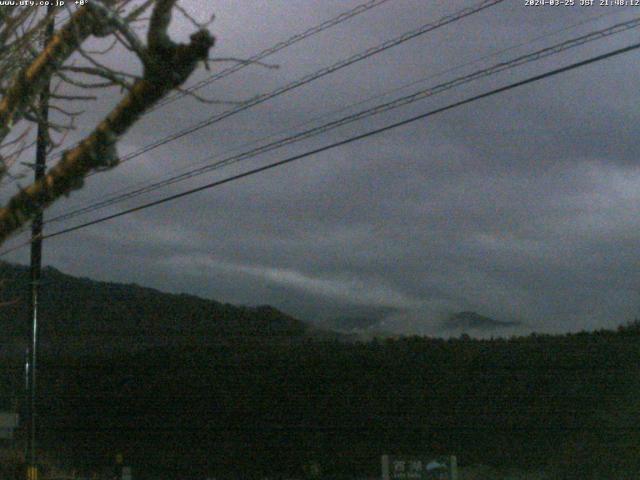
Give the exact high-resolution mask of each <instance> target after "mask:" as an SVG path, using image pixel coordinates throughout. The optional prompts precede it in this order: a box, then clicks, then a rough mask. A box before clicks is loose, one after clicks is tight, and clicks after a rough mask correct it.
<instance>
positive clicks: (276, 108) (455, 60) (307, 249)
mask: <svg viewBox="0 0 640 480" xmlns="http://www.w3.org/2000/svg"><path fill="white" fill-rule="evenodd" d="M357 3H358V2H356V1H326V2H325V1H323V2H315V1H300V2H289V1H284V0H282V1H275V0H272V1H270V2H259V1H246V2H232V1H224V2H216V5H215V9H216V12H217V14H218V19H217V20H216V22H215V23H214V25H213V26H212V30H213V32H214V33H215V34H216V35H217V37H218V46H217V50H216V54H217V55H220V56H227V55H233V56H249V55H251V54H253V53H255V52H257V51H259V50H260V49H262V48H264V47H265V46H268V45H271V44H273V43H275V42H277V41H281V40H283V39H285V38H287V37H288V36H290V35H291V34H293V33H295V32H298V31H301V30H304V29H305V28H307V27H309V26H312V25H315V24H317V23H319V22H321V21H322V20H324V19H326V18H329V17H331V16H332V15H335V14H337V13H338V12H340V11H343V10H346V9H347V8H349V7H352V6H355V5H356V4H357ZM468 4H469V3H468V2H462V1H456V2H420V1H417V0H415V1H411V0H406V1H405V0H402V1H397V2H395V1H394V2H388V4H385V5H384V6H382V7H379V8H377V9H375V10H373V11H371V12H368V13H366V14H363V15H361V16H360V17H357V18H355V19H353V20H351V21H349V22H345V24H343V25H341V26H339V27H336V28H335V29H331V30H328V31H327V32H324V33H323V34H322V35H319V36H318V37H315V38H314V39H310V40H307V41H305V42H301V43H300V44H299V45H296V46H295V47H292V48H291V49H288V50H286V51H284V52H282V53H280V54H278V55H275V56H274V57H273V58H272V59H271V58H270V59H269V60H270V61H273V62H274V63H277V64H279V65H280V69H278V70H270V69H264V68H260V67H251V68H248V69H245V70H243V72H242V73H240V74H238V75H234V76H233V77H230V78H228V79H225V80H224V81H221V82H219V83H216V84H214V85H212V86H210V87H208V88H207V89H206V91H205V92H204V93H206V94H207V95H209V96H212V97H215V98H219V99H227V100H238V99H247V98H250V97H252V96H253V95H256V94H258V93H264V92H267V91H270V90H271V89H274V88H277V87H278V86H280V85H283V84H285V83H287V82H289V81H292V80H294V79H296V78H298V77H300V76H301V75H304V74H306V73H309V72H312V71H314V70H316V69H318V68H321V67H322V66H324V65H328V64H331V63H333V62H335V61H338V60H340V59H342V58H345V57H346V56H348V55H350V54H353V53H356V52H359V51H361V50H363V49H365V48H367V47H369V46H371V45H374V44H376V43H379V42H381V41H384V40H387V39H389V38H391V37H393V36H395V35H398V34H400V33H402V32H404V31H406V30H409V29H411V28H415V27H417V26H418V25H420V24H422V23H425V22H426V21H429V20H430V19H431V20H433V19H435V18H438V17H439V16H441V15H443V14H445V13H448V12H451V11H455V10H456V9H458V8H461V7H462V6H463V5H468ZM188 6H189V8H190V9H191V10H192V11H193V12H194V13H196V14H201V15H202V16H203V17H204V16H205V15H204V14H205V12H207V11H208V10H209V9H210V8H211V7H210V6H209V2H205V1H196V0H192V1H191V2H189V4H188ZM634 14H635V15H637V12H636V11H635V10H634V9H632V8H631V9H621V10H606V9H603V8H599V7H591V8H586V7H585V8H581V7H577V6H576V7H573V8H571V7H559V8H551V7H547V8H541V7H538V8H534V7H525V6H524V1H522V2H520V1H508V2H506V3H505V4H504V5H501V6H498V7H495V8H493V9H490V10H487V11H486V12H483V13H481V14H478V15H477V16H474V17H471V18H469V19H466V20H464V21H461V22H458V23H456V24H454V25H451V26H449V27H447V28H444V29H442V30H440V31H438V32H434V34H431V35H426V36H424V37H422V38H419V39H415V40H412V41H410V42H407V43H406V44H405V45H402V46H399V47H396V48H394V49H391V50H389V51H387V52H385V53H383V54H380V55H378V56H375V57H373V58H371V59H369V60H367V61H364V62H361V63H359V64H357V65H354V66H352V67H350V68H347V69H344V70H343V71H341V72H338V73H336V74H334V75H330V76H327V77H325V78H323V79H321V80H318V81H317V82H313V83H311V84H309V85H308V86H305V87H303V88H300V89H298V90H296V91H293V92H290V93H288V94H286V95H283V96H282V97H280V98H278V99H274V100H272V101H269V102H267V103H265V104H263V105H260V106H258V107H256V108H254V109H251V110H250V111H248V112H244V113H242V114H239V115H237V116H235V117H233V118H230V119H229V120H228V121H225V122H222V123H220V124H219V125H217V126H216V128H208V129H204V130H202V131H200V132H198V133H197V134H194V135H191V136H188V137H186V138H184V139H181V140H179V141H176V142H173V143H171V144H169V145H167V146H166V147H162V148H159V149H157V150H155V151H153V152H150V153H148V154H145V155H143V156H142V158H139V159H136V160H135V161H132V162H129V163H127V164H124V165H122V166H121V167H119V168H118V169H116V170H114V171H112V172H109V173H105V174H101V175H96V176H95V177H92V178H91V179H90V180H89V181H88V182H87V187H86V188H85V189H84V190H83V191H81V192H78V193H77V194H74V195H72V196H71V198H70V199H68V200H65V201H63V202H61V203H60V205H56V206H55V207H54V208H52V210H51V212H52V214H53V213H55V212H62V211H65V209H68V208H70V207H71V206H72V205H80V204H83V203H84V202H87V201H89V200H91V199H94V198H99V197H100V196H101V195H105V194H107V193H109V192H112V191H115V190H117V189H122V188H126V187H127V186H130V185H135V184H137V183H139V182H145V181H148V180H154V179H158V178H163V177H164V176H166V175H169V174H170V173H172V172H176V171H181V170H184V169H186V168H189V167H191V166H194V165H197V164H198V162H203V161H205V160H206V159H207V158H211V157H214V156H220V155H224V152H228V151H230V150H232V149H234V148H236V149H237V148H239V147H242V146H243V145H245V144H246V143H247V142H251V141H254V140H256V139H258V138H261V137H265V136H269V135H273V134H276V133H278V132H282V131H285V132H286V131H297V130H298V129H299V128H304V127H297V128H294V127H296V125H299V124H301V123H303V122H307V121H309V120H310V119H311V118H314V117H316V116H318V115H322V114H326V113H327V112H331V111H333V110H335V109H340V108H343V107H344V106H345V105H348V104H351V103H354V102H358V101H362V100H364V99H366V98H368V97H370V96H374V95H378V94H381V93H383V92H385V91H387V90H389V89H394V88H396V87H399V86H401V85H405V84H408V83H411V82H415V81H417V80H419V79H421V78H423V77H426V76H430V75H431V76H433V75H435V74H437V73H438V72H442V71H446V70H448V69H451V68H452V67H454V66H457V65H460V64H464V63H466V62H469V61H472V60H475V59H478V58H481V57H483V56H486V55H488V54H490V53H492V52H494V51H497V50H501V49H504V48H507V47H513V46H517V48H513V49H512V50H510V51H509V52H504V53H502V54H500V55H498V56H496V57H494V58H487V59H485V60H483V61H482V62H480V63H479V64H475V65H468V66H465V67H462V68H460V69H458V70H457V71H456V72H450V73H447V74H443V75H441V76H440V77H433V78H432V79H430V80H428V81H425V82H423V83H421V84H418V85H416V86H415V87H413V88H418V87H419V86H427V85H430V84H435V83H438V82H439V81H443V80H446V79H450V78H453V76H456V75H459V74H462V73H465V72H471V71H473V70H474V69H477V68H479V66H480V65H490V64H492V63H495V62H497V61H501V60H505V59H508V58H512V57H514V56H517V55H520V54H523V53H526V52H528V51H533V50H535V49H538V48H542V47H543V46H545V45H550V44H553V43H555V42H558V41H561V40H562V39H565V38H571V37H573V36H576V35H578V34H580V33H586V32H589V31H591V30H594V29H598V28H604V27H606V26H608V25H611V24H613V23H616V22H619V21H621V20H622V19H625V18H626V19H628V18H631V17H632V16H633V15H634ZM596 16H600V17H601V18H599V19H597V20H593V21H591V22H587V20H589V19H590V18H592V17H596ZM581 22H582V25H578V26H576V27H575V28H570V29H567V27H570V26H571V25H574V24H579V23H581ZM562 29H566V30H565V31H561V30H562ZM188 31H189V27H188V26H187V25H186V24H184V23H180V22H178V23H177V25H176V27H175V33H176V34H178V35H185V34H186V33H187V32H188ZM635 39H637V32H631V33H627V34H622V35H619V36H616V37H612V38H608V39H604V40H602V41H598V42H595V43H592V44H589V45H587V46H584V47H581V48H579V49H575V50H572V51H571V52H569V53H565V54H563V55H559V56H558V57H553V58H550V59H546V60H544V61H541V62H539V63H534V64H531V65H529V66H526V67H522V68H519V69H514V70H512V71H509V72H505V73H504V74H501V75H499V76H496V77H491V78H488V79H484V80H481V81H478V82H477V83H473V84H469V85H467V86H465V87H463V88H461V89H457V90H454V91H451V92H447V93H445V94H442V95H439V96H437V97H434V98H431V99H428V100H426V101H423V102H419V103H417V104H415V105H412V106H410V107H407V108H404V109H402V110H400V111H395V112H390V113H388V114H385V115H383V116H381V117H380V118H378V117H375V118H371V119H369V120H367V121H365V122H363V123H359V124H354V125H351V126H348V127H345V128H343V129H340V130H337V131H334V132H331V133H328V134H326V135H323V136H322V137H321V138H318V139H311V140H307V141H305V142H303V143H302V144H299V145H293V146H289V147H286V148H283V149H282V150H279V151H278V152H272V153H269V154H266V155H264V156H262V157H260V158H258V159H255V160H250V161H247V162H244V163H243V164H242V165H238V166H234V167H231V168H229V169H226V170H224V171H220V172H214V173H212V174H208V175H205V176H203V177H201V178H197V179H192V180H189V181H187V182H184V183H182V184H178V185H174V186H172V187H169V188H167V189H164V190H162V191H160V192H156V193H153V194H149V195H147V196H145V197H141V198H140V199H137V200H135V201H129V202H124V203H123V204H120V205H118V206H117V207H114V208H110V209H105V210H103V211H101V212H100V213H109V212H115V211H117V210H118V209H120V208H122V207H124V206H133V205H136V204H137V203H138V202H140V201H142V200H150V199H153V198H159V197H160V196H162V195H165V194H169V193H174V192H178V191H181V190H183V189H186V188H188V187H192V186H197V185H201V184H203V183H205V182H207V181H211V180H213V179H216V178H222V177H223V176H226V175H228V174H231V173H233V172H238V171H242V170H243V169H246V168H250V167H251V166H256V165H260V164H264V163H266V162H268V161H272V160H276V159H280V158H284V157H286V156H288V155H293V154H296V153H301V152H303V151H306V150H307V149H311V148H314V147H317V146H320V145H324V144H326V143H329V142H331V141H335V140H338V139H342V138H346V137H347V136H349V135H352V134H356V133H359V132H363V131H366V130H368V129H370V128H374V127H376V126H381V125H384V124H386V123H389V122H392V121H394V120H398V119H402V118H407V117H409V116H411V115H412V114H417V113H420V112H424V111H427V110H429V109H432V108H436V107H438V106H442V105H445V104H447V103H448V102H451V101H455V100H458V99H461V98H465V97H467V96H470V95H473V94H476V93H479V92H481V91H485V90H487V89H490V88H495V87H496V86H500V85H505V84H507V83H509V82H512V81H516V80H518V79H522V78H525V77H526V76H528V75H531V74H534V73H539V72H541V71H544V70H547V69H551V68H555V67H557V66H559V65H563V64H567V63H570V62H573V61H576V60H579V59H583V58H587V57H589V56H591V55H595V54H599V53H602V52H604V51H607V50H609V49H613V48H615V47H618V46H621V45H625V44H628V43H631V42H632V41H635ZM636 60H637V54H630V55H627V56H625V57H622V58H619V59H613V60H609V61H607V62H602V63H598V64H595V65H593V66H590V67H587V68H585V69H582V70H578V71H575V72H572V73H568V74H566V75H564V76H559V77H555V78H553V79H550V80H547V81H544V82H540V83H537V84H534V85H530V86H527V87H523V88H521V89H517V90H514V91H511V92H508V93H505V94H503V95H500V96H496V97H493V98H490V99H485V100H482V101H479V102H475V103H473V104H471V105H468V106H465V107H461V108H459V109H456V110H454V111H451V112H448V113H445V114H442V115H439V116H437V117H432V118H430V119H427V120H425V121H422V122H419V123H416V124H413V125H410V126H407V127H405V128H402V129H399V130H397V131H393V132H387V133H385V134H382V135H379V136H376V137H372V138H370V139H368V140H366V141H363V142H358V143H354V144H351V145H348V146H344V147H341V148H339V149H334V150H332V151H329V152H326V153H323V154H320V155H316V156H314V157H311V158H308V159H305V160H303V161H302V162H300V163H296V164H291V165H289V166H287V167H284V168H282V169H278V170H273V171H270V172H266V173H263V174H261V175H258V176H254V177H251V178H247V179H244V180H242V181H239V182H236V183H233V184H229V185H226V186H224V187H221V188H219V189H215V190H210V191H206V192H202V193H199V194H196V195H193V196H190V197H187V198H184V199H181V200H179V201H176V202H174V203H170V204H165V205H162V206H158V207H154V208H152V209H149V210H146V211H144V212H140V213H137V214H134V215H132V216H129V217H123V218H120V219H118V220H115V221H112V222H108V223H104V224H101V225H97V226H94V227H91V228H88V229H86V230H82V231H79V232H77V233H74V234H71V235H68V236H64V237H60V238H57V239H52V240H51V241H48V242H47V243H46V247H45V252H46V253H45V259H46V261H47V263H50V264H52V265H54V266H55V267H57V268H59V269H61V270H63V271H65V272H68V273H71V274H78V275H84V276H90V277H94V278H99V279H109V280H116V281H124V282H137V283H140V284H144V285H149V286H153V287H156V288H160V289H164V290H170V291H184V292H190V293H195V294H199V295H203V296H207V297H211V298H215V299H218V300H221V301H227V302H234V303H245V304H254V305H255V304H265V303H270V304H273V305H275V306H277V307H280V308H283V309H285V310H287V311H289V312H291V313H293V314H297V315H300V316H301V317H303V318H304V319H307V320H317V319H328V318H337V317H340V316H344V317H345V318H347V317H354V316H362V315H363V314H364V315H370V316H372V317H375V318H376V319H380V324H379V326H380V328H381V329H387V330H397V331H412V332H418V333H429V334H443V333H446V332H443V330H442V328H441V322H442V320H443V319H445V318H447V317H448V316H449V315H451V314H452V313H455V312H459V311H476V312H479V313H480V314H482V315H486V316H488V317H491V318H495V319H496V320H499V321H503V322H519V323H520V324H521V325H520V326H519V327H518V329H516V330H517V331H518V332H526V331H531V330H538V331H548V332H561V331H568V330H580V329H583V328H586V329H591V328H601V327H612V326H615V325H617V324H619V323H622V322H625V321H628V320H630V319H632V318H633V316H634V315H636V314H637V313H638V300H639V299H638V284H639V281H640V274H639V273H638V272H639V271H640V269H638V256H637V252H638V248H637V246H638V241H639V240H640V238H639V234H638V232H639V231H640V229H639V228H638V227H639V226H640V225H639V224H640V220H638V219H639V218H640V215H639V213H640V206H639V205H640V203H639V200H640V193H638V192H640V189H639V188H638V187H640V170H639V169H638V167H637V159H636V157H637V153H638V150H639V147H640V145H639V144H638V142H639V141H638V135H637V134H636V125H637V123H638V122H637V118H636V117H637V108H635V105H636V103H637V101H638V98H637V96H638V94H637V88H636V86H635V82H634V79H635V78H637V75H638V69H639V67H638V66H637V61H636ZM115 61H116V62H124V60H123V59H122V58H120V57H118V58H117V59H115ZM216 68H220V67H216ZM205 75H206V72H200V73H199V74H198V76H197V77H196V79H197V78H204V76H205ZM411 90H412V89H411V88H408V89H406V90H404V91H403V92H400V93H398V94H396V95H399V94H401V93H408V92H410V91H411ZM389 98H393V95H392V96H387V97H382V99H389ZM110 101H111V100H109V99H101V100H100V102H99V104H98V105H99V107H100V108H96V109H95V110H93V111H92V112H89V115H88V117H87V118H88V120H87V122H86V124H87V125H90V123H91V122H90V120H91V119H94V120H95V119H97V118H99V116H100V112H101V111H106V108H108V106H109V104H110ZM378 101H380V100H378ZM373 103H375V102H369V103H366V104H363V105H362V106H360V107H357V108H364V107H365V106H370V105H372V104H373ZM226 108H228V107H225V106H210V105H201V104H198V103H197V102H195V101H194V100H192V99H185V100H182V101H179V102H175V103H173V104H171V105H170V106H168V107H165V108H163V109H161V110H159V111H157V112H155V113H154V114H152V115H149V116H148V117H147V118H145V119H144V121H143V122H141V124H140V125H139V126H138V127H136V129H135V130H134V131H133V132H132V133H131V134H130V135H128V136H127V137H126V138H125V139H124V140H123V142H122V145H121V147H120V148H121V152H124V153H126V152H127V151H135V150H136V149H137V148H139V147H141V146H144V145H145V144H146V143H148V142H151V141H153V140H154V139H156V138H158V137H161V136H162V135H166V134H169V133H171V132H173V131H175V130H176V129H179V128H182V127H185V126H188V125H191V124H194V123H196V122H197V121H199V120H202V119H204V118H206V117H207V116H208V115H211V114H212V112H216V111H223V110H224V109H226ZM100 109H103V110H100ZM352 111H355V110H352ZM218 158H220V157H218ZM96 215H97V213H96V214H92V215H89V216H87V217H86V218H93V217H94V216H96ZM50 228H51V229H53V225H52V226H51V227H50ZM11 258H13V259H14V260H18V261H25V260H26V258H27V257H26V254H25V253H24V252H22V253H19V254H15V255H13V256H12V257H11ZM513 331H514V330H513V329H511V330H509V332H508V333H507V334H511V333H513ZM479 333H481V332H479ZM505 333H506V332H505Z"/></svg>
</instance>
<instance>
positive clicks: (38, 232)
mask: <svg viewBox="0 0 640 480" xmlns="http://www.w3.org/2000/svg"><path fill="white" fill-rule="evenodd" d="M53 3H54V2H50V3H49V6H48V7H47V15H48V16H49V22H47V26H46V27H45V33H44V38H43V41H42V43H43V46H46V45H47V44H48V43H49V41H50V40H51V38H52V37H53V31H54V25H55V24H54V19H55V6H54V5H53ZM50 87H51V79H50V78H49V79H47V81H46V84H45V86H44V87H43V89H42V92H41V93H40V98H39V104H38V114H39V118H38V134H37V139H36V163H35V165H34V174H35V181H36V182H37V181H38V180H40V179H41V178H42V177H44V174H45V171H46V162H47V149H48V148H49V122H48V119H49V96H50ZM41 267H42V208H40V209H39V211H38V213H37V214H36V216H35V218H34V219H33V223H32V224H31V315H30V316H31V338H30V342H29V346H30V350H29V357H30V358H29V370H28V382H29V400H28V401H29V407H28V411H29V433H28V436H27V480H38V455H37V449H36V426H37V408H36V406H37V405H36V403H37V402H36V399H37V382H36V373H37V358H38V315H39V311H38V302H39V295H40V271H41Z"/></svg>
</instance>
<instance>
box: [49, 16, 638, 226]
mask: <svg viewBox="0 0 640 480" xmlns="http://www.w3.org/2000/svg"><path fill="white" fill-rule="evenodd" d="M638 26H640V17H638V18H635V19H632V20H629V21H626V22H622V23H619V24H616V25H613V26H611V27H608V28H606V29H602V30H598V31H595V32H591V33H588V34H586V35H582V36H580V37H577V38H573V39H570V40H566V41H564V42H561V43H559V44H556V45H553V46H550V47H546V48H543V49H541V50H538V51H535V52H532V53H529V54H525V55H521V56H519V57H516V58H514V59H512V60H509V61H504V62H500V63H498V64H495V65H493V66H491V67H488V68H484V69H481V70H478V71H476V72H473V73H470V74H468V75H464V76H461V77H458V78H456V79H453V80H450V81H448V82H445V83H441V84H439V85H436V86H433V87H429V88H427V89H423V90H420V91H418V92H415V93H412V94H410V95H406V96H403V97H400V98H397V99H395V100H392V101H389V102H386V103H382V104H380V105H376V106H374V107H372V108H369V109H366V110H363V111H360V112H357V113H354V114H351V115H348V116H345V117H342V118H340V119H338V120H334V121H332V122H329V123H326V124H324V125H321V126H318V127H314V128H311V129H308V130H305V131H302V132H299V133H297V134H295V135H292V136H288V137H285V138H283V139H280V140H277V141H274V142H271V143H268V144H266V145H262V146H260V147H257V148H254V149H251V150H248V151H245V152H243V153H240V154H237V155H233V156H230V157H227V158H225V159H223V160H221V161H218V162H215V163H213V164H209V165H205V166H203V167H199V168H196V169H192V170H189V171H187V172H185V173H182V174H179V175H176V176H172V177H169V178H167V179H165V180H161V181H159V182H155V183H151V184H149V185H146V186H144V187H141V188H138V189H134V190H131V191H129V192H126V193H124V194H120V195H115V196H112V197H111V198H107V199H105V200H102V201H99V202H96V203H93V204H91V205H88V206H85V207H81V208H79V209H76V210H73V211H71V212H68V213H66V214H61V215H58V216H56V217H53V218H51V219H50V220H48V221H47V222H46V223H53V222H59V221H63V220H67V219H70V218H73V217H76V216H78V215H81V214H84V213H89V212H92V211H95V210H98V209H101V208H104V207H107V206H110V205H113V204H115V203H119V202H121V201H124V200H127V199H130V198H134V197H137V196H139V195H142V194H145V193H149V192H151V191H154V190H157V189H159V188H162V187H164V186H168V185H171V184H174V183H177V182H180V181H184V180H187V179H189V178H193V177H195V176H199V175H202V174H205V173H208V172H210V171H213V170H217V169H219V168H221V167H224V166H227V165H230V164H232V163H236V162H239V161H242V160H245V159H247V158H252V157H255V156H257V155H260V154H262V153H266V152H268V151H271V150H274V149H277V148H281V147H283V146H285V145H290V144H292V143H295V142H298V141H301V140H304V139H307V138H310V137H313V136H316V135H319V134H321V133H325V132H327V131H330V130H333V129H335V128H338V127H342V126H344V125H347V124H349V123H353V122H355V121H359V120H363V119H365V118H368V117H371V116H374V115H378V114H381V113H383V112H387V111H390V110H393V109H396V108H399V107H402V106H405V105H408V104H410V103H413V102H416V101H418V100H423V99H425V98H428V97H431V96H433V95H437V94H439V93H442V92H444V91H447V90H450V89H453V88H456V87H459V86H461V85H463V84H466V83H470V82H472V81H474V80H477V79H480V78H484V77H487V76H490V75H495V74H497V73H500V72H503V71H505V70H508V69H511V68H515V67H518V66H522V65H524V64H527V63H530V62H533V61H537V60H540V59H543V58H547V57H549V56H552V55H556V54H558V53H561V52H563V51H566V50H568V49H571V48H576V47H578V46H582V45H584V44H586V43H589V42H592V41H595V40H599V39H602V38H604V37H607V36H610V35H614V34H617V33H620V32H624V31H628V30H630V29H632V28H637V27H638Z"/></svg>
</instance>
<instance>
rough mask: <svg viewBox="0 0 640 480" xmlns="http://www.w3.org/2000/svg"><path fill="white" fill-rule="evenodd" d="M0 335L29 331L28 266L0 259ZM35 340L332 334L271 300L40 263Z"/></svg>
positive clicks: (128, 346) (101, 345)
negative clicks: (199, 292)
mask: <svg viewBox="0 0 640 480" xmlns="http://www.w3.org/2000/svg"><path fill="white" fill-rule="evenodd" d="M0 279H2V281H3V283H2V285H1V286H0V301H3V302H8V304H6V305H5V306H3V307H1V308H0V341H1V342H2V345H3V350H4V351H9V352H11V353H14V354H15V353H17V352H21V351H22V350H23V349H24V347H23V346H24V345H25V339H26V338H27V336H28V331H29V330H28V328H29V324H30V321H29V319H28V302H29V288H28V281H29V270H28V268H27V267H22V266H17V265H11V264H8V263H0ZM42 283H43V288H42V293H41V299H40V300H41V308H40V315H41V317H40V318H41V322H40V325H41V339H42V347H43V349H44V350H45V351H50V352H52V353H113V352H116V351H129V350H139V349H143V348H150V347H158V346H179V347H189V346H193V347H198V346H208V345H213V344H218V343H225V344H226V343H232V342H237V341H242V340H246V339H250V340H252V341H266V342H296V341H301V340H303V339H307V338H318V337H320V338H326V337H331V335H332V334H331V333H330V332H326V331H323V330H319V329H316V328H313V327H311V326H309V325H307V324H305V323H303V322H301V321H300V320H297V319H295V318H293V317H291V316H289V315H287V314H285V313H283V312H281V311H279V310H277V309H275V308H273V307H270V306H260V307H240V306H234V305H230V304H223V303H219V302H215V301H212V300H206V299H202V298H199V297H195V296H192V295H185V294H180V295H176V294H169V293H163V292H160V291H158V290H154V289H151V288H144V287H140V286H138V285H125V284H119V283H107V282H98V281H94V280H89V279H86V278H76V277H72V276H70V275H65V274H63V273H61V272H60V271H58V270H56V269H54V268H50V267H48V268H45V269H43V275H42Z"/></svg>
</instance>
